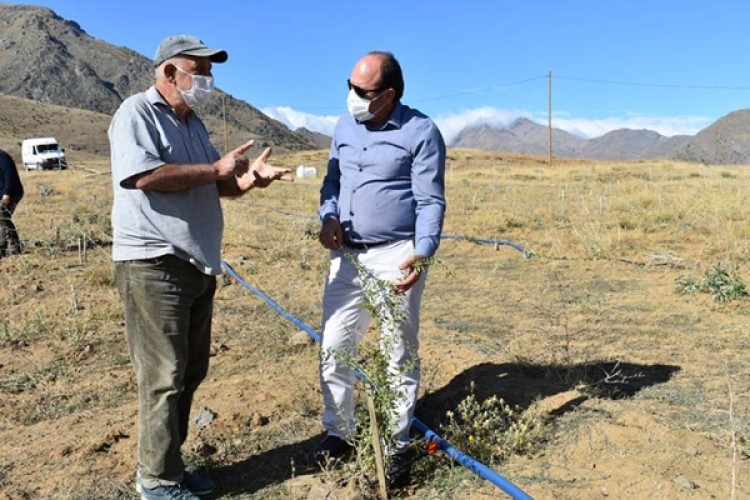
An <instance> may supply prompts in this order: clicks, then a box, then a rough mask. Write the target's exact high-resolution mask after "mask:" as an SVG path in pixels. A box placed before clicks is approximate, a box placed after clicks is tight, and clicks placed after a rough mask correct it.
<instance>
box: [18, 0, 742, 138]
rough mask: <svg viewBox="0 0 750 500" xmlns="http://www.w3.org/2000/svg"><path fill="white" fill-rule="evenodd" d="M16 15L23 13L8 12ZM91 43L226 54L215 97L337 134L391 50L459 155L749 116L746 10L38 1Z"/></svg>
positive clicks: (643, 5) (592, 1)
mask: <svg viewBox="0 0 750 500" xmlns="http://www.w3.org/2000/svg"><path fill="white" fill-rule="evenodd" d="M14 3H15V2H14ZM23 3H27V4H35V5H43V6H46V7H49V8H51V9H52V10H54V11H55V12H57V13H58V14H59V15H60V16H62V17H63V18H66V19H72V20H74V21H76V22H77V23H79V24H80V25H81V27H82V28H83V29H84V30H85V31H86V32H87V33H88V34H89V35H91V36H93V37H95V38H99V39H101V40H104V41H106V42H109V43H112V44H115V45H123V46H127V47H129V48H131V49H133V50H135V51H137V52H140V53H141V54H144V55H146V56H148V57H153V55H154V51H155V49H156V46H157V45H158V43H159V41H160V40H161V39H162V38H164V37H165V36H167V35H171V34H177V33H190V34H195V35H198V36H200V37H201V38H202V39H203V40H204V41H205V42H206V43H207V44H208V45H209V46H215V47H218V48H223V49H226V50H227V51H228V52H229V61H228V62H227V63H226V64H223V65H216V66H215V67H214V75H215V77H216V84H217V86H218V87H220V88H221V89H223V90H224V91H226V92H228V93H230V94H232V95H233V96H235V97H237V98H240V99H243V100H245V101H247V102H249V103H251V104H253V105H254V106H256V107H257V108H259V109H261V110H263V111H264V112H266V113H267V114H269V115H271V116H273V117H274V118H277V119H279V120H281V121H283V122H285V123H286V124H287V125H289V126H290V127H291V128H296V127H299V126H306V127H307V128H309V129H312V130H317V131H321V132H324V133H328V134H330V133H331V131H332V128H333V124H334V123H335V120H336V117H337V116H338V115H340V114H341V113H343V112H345V99H346V92H347V89H346V79H347V78H348V76H349V73H350V71H351V68H352V66H353V65H354V63H355V62H356V60H357V59H358V58H359V57H360V56H361V55H363V54H364V53H366V52H368V51H370V50H374V49H377V50H389V51H391V52H393V53H394V54H395V55H396V57H397V58H398V59H399V61H400V62H401V65H402V68H403V70H404V76H405V80H406V92H405V95H404V98H403V102H404V103H406V104H409V105H411V106H414V107H416V108H419V109H420V110H422V111H423V112H425V113H427V114H428V115H430V116H431V117H432V118H433V119H434V120H435V121H436V122H437V123H438V125H439V127H440V129H441V130H442V132H443V135H444V136H445V137H446V140H447V141H448V142H450V140H451V139H452V138H453V137H454V136H455V134H457V133H458V131H460V130H461V128H463V127H464V126H466V125H469V124H477V123H489V124H493V125H498V126H502V125H506V124H508V123H510V122H511V121H512V120H514V119H515V118H517V117H519V116H524V117H527V118H531V119H533V120H535V121H537V122H539V123H542V124H545V125H546V123H547V109H548V83H549V79H548V77H547V75H548V72H552V108H553V126H555V127H558V128H562V129H564V130H567V131H569V132H572V133H575V134H577V135H581V136H583V137H594V136H598V135H601V134H603V133H605V132H608V131H610V130H614V129H618V128H633V129H640V128H649V129H652V130H656V131H658V132H660V133H662V134H664V135H675V134H694V133H697V132H698V131H699V130H701V129H702V128H705V127H706V126H708V125H710V124H711V123H712V122H714V121H715V120H717V119H718V118H720V117H722V116H724V115H726V114H728V113H730V112H732V111H735V110H738V109H743V108H746V107H750V50H749V49H750V41H749V40H748V36H747V30H748V27H747V22H748V21H747V20H748V19H750V2H748V1H747V0H713V1H710V2H709V1H707V0H682V1H676V0H627V1H625V0H623V1H615V0H609V1H605V0H580V1H576V0H546V1H544V0H516V1H501V0H484V1H481V0H456V1H453V2H449V1H444V0H432V1H409V0H402V1H397V0H384V1H367V2H356V1H352V0H349V1H343V0H341V1H339V0H317V1H305V0H296V1H289V0H264V1H256V0H246V1H241V0H202V1H194V0H182V1H180V2H162V1H158V0H150V1H146V0H129V1H127V2H106V1H103V0H42V1H30V2H23Z"/></svg>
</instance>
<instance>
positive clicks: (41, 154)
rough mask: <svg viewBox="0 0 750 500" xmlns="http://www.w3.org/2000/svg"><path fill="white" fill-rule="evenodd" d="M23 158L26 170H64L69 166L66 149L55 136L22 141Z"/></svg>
mask: <svg viewBox="0 0 750 500" xmlns="http://www.w3.org/2000/svg"><path fill="white" fill-rule="evenodd" d="M21 158H22V160H23V166H24V168H25V169H26V170H46V169H48V168H55V169H58V170H62V169H64V168H67V166H68V162H67V160H66V159H65V150H64V149H62V148H61V147H60V145H59V144H58V143H57V139H55V138H54V137H37V138H34V139H25V140H24V141H23V142H22V143H21Z"/></svg>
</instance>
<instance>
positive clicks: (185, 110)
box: [109, 35, 291, 499]
mask: <svg viewBox="0 0 750 500" xmlns="http://www.w3.org/2000/svg"><path fill="white" fill-rule="evenodd" d="M227 58H228V56H227V53H226V52H225V51H223V50H215V49H210V48H208V47H207V46H206V45H205V44H204V43H203V42H202V41H201V40H199V39H198V38H196V37H194V36H189V35H176V36H172V37H169V38H166V39H165V40H164V41H162V43H161V44H160V45H159V48H158V49H157V52H156V57H155V67H156V82H155V84H154V86H152V87H151V88H149V89H148V90H146V91H145V92H141V93H139V94H136V95H134V96H131V97H130V98H128V99H126V100H125V101H124V102H123V103H122V105H121V106H120V108H119V109H118V110H117V112H116V113H115V116H114V117H113V118H112V123H111V124H110V128H109V140H110V149H111V156H112V157H111V161H112V180H113V185H114V204H113V208H112V225H113V229H114V236H113V252H112V253H113V259H114V261H115V277H116V282H117V287H118V290H119V292H120V296H121V298H122V300H123V303H124V310H125V330H126V333H127V340H128V347H129V350H130V359H131V361H132V364H133V368H134V370H135V373H136V379H137V382H138V403H139V409H138V413H139V416H138V419H139V422H138V423H139V440H138V465H139V468H138V472H137V475H136V489H137V490H138V492H139V493H140V494H141V498H145V499H156V498H197V496H196V495H203V494H208V493H210V492H211V491H213V489H214V484H213V482H212V481H210V480H209V479H207V478H204V477H201V476H198V475H197V474H191V473H189V472H187V471H185V469H184V464H183V461H182V456H181V452H180V448H181V445H182V443H183V442H184V441H185V439H186V437H187V430H188V417H189V414H190V406H191V403H192V399H193V394H194V392H195V390H196V389H197V388H198V386H199V385H200V383H201V381H202V380H203V378H204V377H205V376H206V372H207V370H208V357H209V346H210V340H211V317H212V310H213V296H214V292H215V290H216V275H219V274H221V255H220V251H221V237H222V230H223V224H224V221H223V216H222V211H221V205H220V203H219V197H221V196H238V195H241V194H243V193H245V192H247V191H248V190H250V189H252V188H254V187H266V186H268V185H269V184H270V183H271V182H273V181H274V180H278V179H284V180H291V176H290V170H289V169H283V168H277V167H273V166H271V165H268V164H266V160H267V159H268V157H269V156H270V154H271V151H270V149H266V150H265V151H264V152H263V153H262V154H261V155H260V156H259V157H258V158H257V159H256V160H255V161H254V162H253V163H252V164H250V162H249V161H248V159H247V157H246V156H245V152H246V151H247V150H248V149H249V148H250V147H252V145H253V141H249V142H247V143H245V144H243V145H242V146H240V147H238V148H237V149H235V150H233V151H231V152H229V153H228V154H226V155H224V156H221V155H219V153H218V152H217V150H216V148H215V147H214V146H213V145H212V144H211V142H210V141H209V137H208V132H207V131H206V128H205V126H204V125H203V122H202V121H201V120H200V118H199V117H198V116H197V115H196V114H195V113H194V112H193V108H194V107H196V106H197V105H199V104H203V103H205V102H207V101H208V99H209V97H210V95H211V91H212V90H213V77H212V75H211V63H212V62H213V63H223V62H225V61H226V60H227Z"/></svg>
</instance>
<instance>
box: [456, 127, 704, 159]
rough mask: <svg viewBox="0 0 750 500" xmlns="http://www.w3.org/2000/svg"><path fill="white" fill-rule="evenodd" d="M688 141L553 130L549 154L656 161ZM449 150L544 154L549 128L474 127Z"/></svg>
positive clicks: (641, 133)
mask: <svg viewBox="0 0 750 500" xmlns="http://www.w3.org/2000/svg"><path fill="white" fill-rule="evenodd" d="M691 139H692V136H689V135H678V136H674V137H665V136H663V135H661V134H659V133H657V132H654V131H653V130H629V129H620V130H613V131H612V132H608V133H606V134H604V135H602V136H599V137H596V138H593V139H584V138H582V137H578V136H576V135H573V134H571V133H568V132H566V131H564V130H560V129H557V128H553V129H552V154H553V156H556V157H561V158H588V159H600V160H638V159H647V158H660V157H668V156H669V155H670V154H671V153H672V152H673V151H675V150H677V149H679V148H681V147H682V146H684V145H686V144H687V143H689V142H690V140H691ZM450 147H454V148H472V149H483V150H487V151H505V152H513V153H526V154H532V155H548V154H549V129H548V128H547V127H545V126H543V125H540V124H538V123H536V122H533V121H531V120H529V119H527V118H518V119H516V120H515V121H514V122H513V123H512V124H511V125H510V126H508V127H506V128H497V127H491V126H488V125H478V126H473V127H467V128H465V129H463V130H462V131H461V132H460V133H459V135H458V136H457V137H456V139H455V140H454V141H453V142H452V143H451V144H450Z"/></svg>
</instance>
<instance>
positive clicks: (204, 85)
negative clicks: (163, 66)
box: [175, 64, 214, 109]
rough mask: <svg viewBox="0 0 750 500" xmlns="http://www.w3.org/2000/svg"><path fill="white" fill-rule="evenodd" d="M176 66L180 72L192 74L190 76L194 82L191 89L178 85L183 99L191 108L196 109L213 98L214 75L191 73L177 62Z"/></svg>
mask: <svg viewBox="0 0 750 500" xmlns="http://www.w3.org/2000/svg"><path fill="white" fill-rule="evenodd" d="M175 68H177V69H178V70H179V71H180V72H182V73H185V74H186V75H190V77H191V78H192V79H193V84H192V86H191V87H190V89H188V90H182V89H181V88H180V87H177V90H178V91H179V92H180V95H181V96H182V100H183V101H185V105H186V106H187V107H188V108H190V109H194V108H195V107H196V106H200V105H201V104H206V103H207V102H208V101H209V99H211V92H213V90H214V77H213V76H203V75H191V74H190V73H188V72H187V71H185V70H184V69H182V68H180V67H179V66H177V65H176V64H175Z"/></svg>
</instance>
